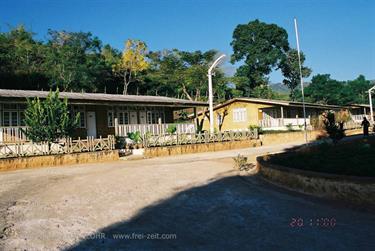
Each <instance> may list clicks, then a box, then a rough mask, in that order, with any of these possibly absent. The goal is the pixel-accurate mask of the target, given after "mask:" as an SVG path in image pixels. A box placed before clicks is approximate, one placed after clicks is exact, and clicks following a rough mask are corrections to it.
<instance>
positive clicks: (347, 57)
mask: <svg viewBox="0 0 375 251" xmlns="http://www.w3.org/2000/svg"><path fill="white" fill-rule="evenodd" d="M374 13H375V1H372V0H352V1H349V0H337V1H334V0H315V1H313V0H299V1H296V0H283V1H281V0H280V1H276V0H263V1H260V0H259V1H250V0H249V1H247V0H241V1H240V0H201V1H194V0H174V1H172V0H153V1H152V0H132V1H131V0H121V1H120V0H118V1H115V0H107V1H103V0H91V1H89V0H86V1H83V0H80V1H79V0H76V1H74V0H29V1H26V0H18V1H17V0H0V30H1V31H7V30H8V25H11V26H15V25H17V24H21V23H22V24H24V25H26V27H28V28H29V29H31V30H32V31H33V32H35V33H37V37H38V38H39V39H45V36H46V32H47V29H49V28H51V29H56V30H61V29H64V30H68V31H91V32H92V33H93V34H94V35H96V36H98V37H99V38H100V39H101V40H102V41H103V42H104V43H109V44H111V45H113V46H114V47H116V48H118V49H122V48H123V42H124V40H125V39H127V38H137V39H141V40H144V41H145V42H146V43H147V45H148V46H149V49H150V50H161V49H168V48H177V49H180V50H189V51H191V50H208V49H217V50H219V51H221V52H224V53H226V54H227V55H230V54H231V53H232V49H231V47H230V42H231V40H232V33H233V30H234V28H235V27H236V25H237V24H244V23H247V22H249V21H251V20H254V19H256V18H258V19H260V20H261V21H264V22H267V23H275V24H277V25H279V26H281V27H283V28H285V29H286V30H287V32H288V34H289V41H290V44H291V46H292V47H295V46H296V45H295V44H296V43H295V35H294V26H293V17H297V18H298V22H299V32H300V43H301V49H302V50H303V51H304V53H305V54H306V57H307V60H306V65H307V66H309V67H311V68H312V69H313V74H318V73H330V74H331V75H332V77H333V78H336V79H339V80H347V79H353V78H355V77H357V76H358V75H359V74H364V75H365V76H366V77H367V78H369V79H375V19H374ZM224 67H225V70H226V71H227V72H233V71H234V68H235V66H232V65H230V64H229V63H226V64H225V65H224ZM270 80H271V82H280V81H281V80H282V77H281V74H280V73H277V72H274V73H272V74H271V77H270Z"/></svg>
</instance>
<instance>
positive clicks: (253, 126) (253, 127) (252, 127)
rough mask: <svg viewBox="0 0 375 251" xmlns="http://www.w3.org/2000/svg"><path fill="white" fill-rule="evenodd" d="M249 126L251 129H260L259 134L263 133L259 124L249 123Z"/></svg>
mask: <svg viewBox="0 0 375 251" xmlns="http://www.w3.org/2000/svg"><path fill="white" fill-rule="evenodd" d="M248 128H249V130H250V131H254V130H255V129H256V130H258V134H262V133H263V130H262V127H260V126H258V125H249V127H248Z"/></svg>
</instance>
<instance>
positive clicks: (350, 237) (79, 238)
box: [0, 145, 375, 250]
mask: <svg viewBox="0 0 375 251" xmlns="http://www.w3.org/2000/svg"><path fill="white" fill-rule="evenodd" d="M287 146H290V145H280V146H272V147H259V148H249V149H242V150H235V151H234V150H233V151H223V152H215V153H200V154H190V155H182V156H175V157H165V158H154V159H145V160H133V161H117V162H109V163H101V164H85V165H76V166H66V167H59V168H42V169H34V170H20V171H13V172H3V173H0V184H1V186H0V235H1V237H0V250H375V215H373V214H371V213H370V212H365V211H362V210H358V209H352V208H349V207H347V206H346V205H342V204H339V203H333V202H329V201H325V200H320V199H315V198H312V197H308V196H302V195H299V194H296V193H292V192H288V191H286V190H283V189H279V188H277V187H275V186H273V185H270V184H268V183H266V182H264V181H262V180H261V179H260V178H259V177H257V176H250V177H246V178H245V177H243V176H239V175H238V173H237V172H235V171H234V170H233V161H232V159H231V157H233V156H235V155H237V154H238V153H241V154H245V155H247V156H249V157H250V159H251V160H252V161H254V159H255V156H256V155H259V154H262V153H266V152H273V151H279V150H282V149H283V148H284V147H287ZM374 196H375V195H374ZM298 217H301V218H303V219H304V225H303V226H302V227H291V226H290V223H291V222H292V218H298ZM321 217H328V218H335V220H336V222H337V224H336V226H334V227H318V226H316V225H315V223H316V222H317V220H318V219H320V218H321ZM310 219H311V221H310ZM310 223H312V226H311V225H310ZM119 235H121V236H120V237H119ZM121 238H122V239H121Z"/></svg>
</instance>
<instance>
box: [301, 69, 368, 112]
mask: <svg viewBox="0 0 375 251" xmlns="http://www.w3.org/2000/svg"><path fill="white" fill-rule="evenodd" d="M371 86H372V85H371V82H370V81H369V80H366V78H365V77H364V76H363V75H360V76H358V78H356V79H355V80H352V81H337V80H334V79H332V78H331V77H330V75H329V74H323V75H321V74H318V75H315V76H314V77H313V78H312V79H311V83H310V84H309V85H308V86H307V87H306V88H305V97H306V100H307V101H309V102H313V103H321V104H332V105H348V104H363V103H367V102H368V96H367V95H368V94H367V93H366V91H367V90H368V89H370V88H371ZM297 95H298V98H297V99H299V100H300V99H301V96H300V94H299V93H298V94H297Z"/></svg>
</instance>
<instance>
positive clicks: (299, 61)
mask: <svg viewBox="0 0 375 251" xmlns="http://www.w3.org/2000/svg"><path fill="white" fill-rule="evenodd" d="M294 29H295V31H296V41H297V53H298V64H299V76H300V80H301V92H302V107H303V120H304V125H305V141H306V143H307V124H306V107H305V94H304V90H303V88H304V87H303V77H302V65H301V53H300V50H299V37H298V27H297V19H296V18H294Z"/></svg>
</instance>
